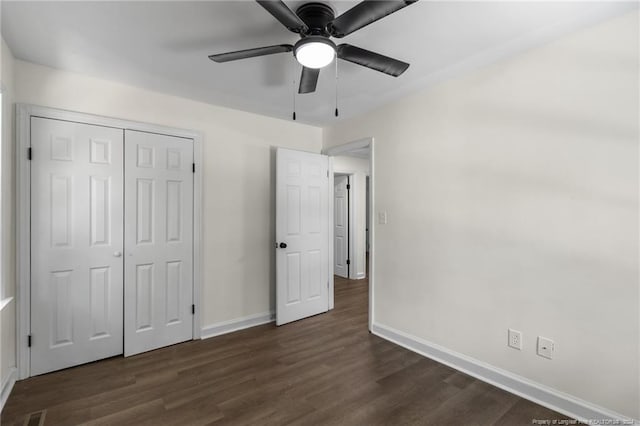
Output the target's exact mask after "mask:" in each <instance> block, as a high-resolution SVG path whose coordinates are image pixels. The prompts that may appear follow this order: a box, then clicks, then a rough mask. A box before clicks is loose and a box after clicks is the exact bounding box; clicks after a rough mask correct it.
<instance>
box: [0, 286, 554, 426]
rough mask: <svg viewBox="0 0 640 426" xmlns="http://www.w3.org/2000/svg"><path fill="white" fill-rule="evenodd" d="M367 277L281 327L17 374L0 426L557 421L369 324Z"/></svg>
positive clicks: (529, 422)
mask: <svg viewBox="0 0 640 426" xmlns="http://www.w3.org/2000/svg"><path fill="white" fill-rule="evenodd" d="M367 291H368V283H367V281H366V280H359V281H349V280H344V279H337V280H336V296H335V297H336V300H335V309H334V310H333V311H331V312H329V313H326V314H323V315H318V316H315V317H312V318H308V319H305V320H302V321H298V322H295V323H292V324H288V325H285V326H282V327H275V326H274V325H273V324H269V325H264V326H260V327H254V328H251V329H248V330H243V331H239V332H236V333H232V334H227V335H225V336H220V337H216V338H212V339H207V340H202V341H194V342H188V343H183V344H179V345H175V346H171V347H168V348H164V349H159V350H156V351H153V352H149V353H146V354H142V355H138V356H134V357H131V358H126V359H125V358H122V357H116V358H111V359H108V360H104V361H99V362H95V363H92V364H87V365H83V366H79V367H75V368H70V369H67V370H63V371H59V372H55V373H50V374H46V375H43V376H39V377H33V378H31V379H28V380H23V381H20V382H18V383H16V385H15V388H14V390H13V393H12V394H11V396H10V397H9V400H8V401H7V404H6V406H5V409H4V410H3V413H2V418H1V420H2V425H25V424H34V425H37V424H38V423H39V422H38V418H37V417H34V418H32V419H31V421H29V422H27V423H25V422H26V421H27V420H28V415H29V414H30V413H40V412H42V413H41V414H40V416H44V422H43V423H41V424H44V425H76V424H91V425H147V424H148V425H222V424H238V425H246V424H250V425H285V424H292V425H404V424H417V425H461V424H463V425H517V424H522V425H531V424H532V419H566V417H564V416H561V415H560V414H558V413H555V412H553V411H550V410H547V409H546V408H543V407H540V406H539V405H536V404H533V403H531V402H529V401H526V400H523V399H522V398H519V397H517V396H515V395H512V394H509V393H507V392H504V391H502V390H500V389H498V388H495V387H493V386H491V385H488V384H486V383H483V382H481V381H478V380H476V379H474V378H472V377H469V376H467V375H465V374H462V373H460V372H457V371H455V370H453V369H451V368H449V367H446V366H444V365H442V364H439V363H437V362H434V361H431V360H429V359H426V358H424V357H422V356H420V355H417V354H415V353H412V352H410V351H408V350H405V349H403V348H401V347H399V346H396V345H394V344H392V343H389V342H387V341H385V340H383V339H380V338H378V337H376V336H373V335H372V334H369V332H368V331H367V297H368V296H367Z"/></svg>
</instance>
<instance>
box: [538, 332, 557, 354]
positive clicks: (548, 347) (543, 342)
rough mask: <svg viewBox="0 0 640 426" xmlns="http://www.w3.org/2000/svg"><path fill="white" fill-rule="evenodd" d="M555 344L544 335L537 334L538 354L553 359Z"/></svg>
mask: <svg viewBox="0 0 640 426" xmlns="http://www.w3.org/2000/svg"><path fill="white" fill-rule="evenodd" d="M554 349H555V345H554V343H553V340H551V339H547V338H546V337H542V336H538V355H540V356H541V357H544V358H549V359H553V350H554Z"/></svg>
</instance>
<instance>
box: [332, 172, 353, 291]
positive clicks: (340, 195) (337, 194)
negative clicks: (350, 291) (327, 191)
mask: <svg viewBox="0 0 640 426" xmlns="http://www.w3.org/2000/svg"><path fill="white" fill-rule="evenodd" d="M351 180H353V178H352V175H349V174H343V173H334V175H333V213H334V214H333V274H334V275H337V276H339V277H342V278H351V270H352V268H351V256H350V255H351V250H350V248H351V234H350V231H351V226H350V225H351V217H350V216H351V215H350V213H351V211H352V208H351V196H350V193H351V184H350V181H351Z"/></svg>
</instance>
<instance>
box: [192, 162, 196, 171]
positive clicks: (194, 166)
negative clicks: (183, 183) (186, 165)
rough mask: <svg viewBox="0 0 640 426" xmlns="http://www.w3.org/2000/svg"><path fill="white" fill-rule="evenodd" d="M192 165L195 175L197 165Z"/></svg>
mask: <svg viewBox="0 0 640 426" xmlns="http://www.w3.org/2000/svg"><path fill="white" fill-rule="evenodd" d="M192 165H193V173H195V172H196V163H193V164H192Z"/></svg>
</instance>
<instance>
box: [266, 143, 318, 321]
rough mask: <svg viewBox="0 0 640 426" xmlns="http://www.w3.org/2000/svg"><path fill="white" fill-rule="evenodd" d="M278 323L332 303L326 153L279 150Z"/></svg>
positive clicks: (277, 202) (277, 206) (277, 172)
mask: <svg viewBox="0 0 640 426" xmlns="http://www.w3.org/2000/svg"><path fill="white" fill-rule="evenodd" d="M276 158H277V160H276V162H277V165H276V169H277V170H276V238H277V243H276V246H277V248H276V250H277V252H276V253H277V254H276V305H277V309H276V324H277V325H282V324H286V323H288V322H291V321H296V320H299V319H302V318H306V317H309V316H311V315H316V314H319V313H321V312H326V311H327V310H328V309H329V299H328V287H329V281H328V275H329V272H328V271H329V265H330V264H329V254H328V253H329V250H328V247H329V212H328V209H329V195H328V193H329V188H328V186H329V177H328V164H329V162H328V158H327V156H325V155H320V154H313V153H309V152H301V151H293V150H289V149H281V148H279V149H278V151H277V155H276Z"/></svg>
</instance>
